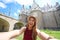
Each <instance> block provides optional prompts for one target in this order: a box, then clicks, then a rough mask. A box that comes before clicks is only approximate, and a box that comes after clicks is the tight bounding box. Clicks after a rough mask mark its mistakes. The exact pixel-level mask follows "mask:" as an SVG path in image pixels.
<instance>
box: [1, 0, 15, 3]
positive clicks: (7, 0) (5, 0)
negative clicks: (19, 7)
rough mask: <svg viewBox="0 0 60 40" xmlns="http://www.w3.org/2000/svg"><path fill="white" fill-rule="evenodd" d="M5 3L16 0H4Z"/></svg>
mask: <svg viewBox="0 0 60 40" xmlns="http://www.w3.org/2000/svg"><path fill="white" fill-rule="evenodd" d="M2 1H3V2H4V3H11V2H14V0H2Z"/></svg>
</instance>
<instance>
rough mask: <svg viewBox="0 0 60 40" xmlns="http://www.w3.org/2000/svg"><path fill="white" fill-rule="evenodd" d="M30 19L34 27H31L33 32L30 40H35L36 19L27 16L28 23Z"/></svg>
mask: <svg viewBox="0 0 60 40" xmlns="http://www.w3.org/2000/svg"><path fill="white" fill-rule="evenodd" d="M31 18H33V19H34V25H33V27H32V30H33V32H32V39H33V40H36V38H37V32H36V18H35V17H33V16H29V17H28V21H29V20H30V19H31ZM26 27H28V24H27V25H26Z"/></svg>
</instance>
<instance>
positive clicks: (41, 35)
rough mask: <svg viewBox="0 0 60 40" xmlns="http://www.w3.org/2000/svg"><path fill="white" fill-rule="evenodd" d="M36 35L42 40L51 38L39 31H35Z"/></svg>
mask: <svg viewBox="0 0 60 40" xmlns="http://www.w3.org/2000/svg"><path fill="white" fill-rule="evenodd" d="M37 35H38V36H39V37H40V38H41V39H42V40H49V39H52V37H50V36H49V35H48V34H46V33H44V32H40V30H39V29H37Z"/></svg>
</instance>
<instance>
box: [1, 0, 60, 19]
mask: <svg viewBox="0 0 60 40" xmlns="http://www.w3.org/2000/svg"><path fill="white" fill-rule="evenodd" d="M35 2H36V3H37V4H38V5H39V6H40V7H43V6H44V5H46V4H47V3H48V4H49V5H52V6H53V5H55V3H56V2H59V3H60V0H35ZM32 4H33V0H0V13H3V14H5V15H9V13H10V17H13V18H15V19H18V14H19V13H20V10H21V8H22V5H25V7H26V8H29V6H30V5H32Z"/></svg>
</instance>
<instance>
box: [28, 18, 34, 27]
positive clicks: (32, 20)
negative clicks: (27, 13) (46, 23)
mask: <svg viewBox="0 0 60 40" xmlns="http://www.w3.org/2000/svg"><path fill="white" fill-rule="evenodd" d="M28 24H29V26H30V27H32V26H33V25H34V19H33V18H30V19H29V20H28Z"/></svg>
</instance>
